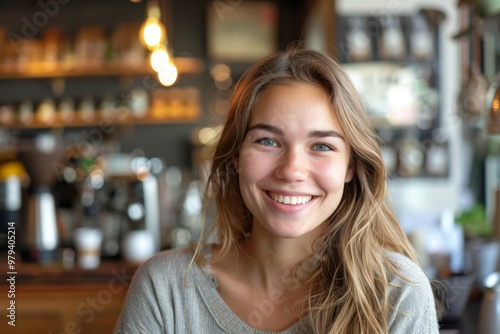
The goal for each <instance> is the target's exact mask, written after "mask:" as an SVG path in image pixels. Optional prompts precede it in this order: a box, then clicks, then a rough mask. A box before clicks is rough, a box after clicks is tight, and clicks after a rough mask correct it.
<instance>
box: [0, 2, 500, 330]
mask: <svg viewBox="0 0 500 334" xmlns="http://www.w3.org/2000/svg"><path fill="white" fill-rule="evenodd" d="M499 24H500V2H498V1H496V0H469V1H464V0H460V1H459V0H443V1H439V2H437V1H430V0H414V1H402V0H359V1H347V0H313V1H304V0H293V1H282V0H262V1H257V0H255V1H244V0H204V1H203V0H193V1H180V0H156V1H155V0H142V1H141V0H106V1H97V0H87V1H82V0H39V1H34V0H29V1H28V0H19V1H3V2H1V3H0V246H1V255H2V264H1V266H2V268H5V270H4V271H3V272H1V273H0V275H1V278H2V282H6V281H7V283H8V284H4V283H2V285H1V287H2V291H1V294H0V302H1V304H0V305H1V309H2V310H3V311H1V312H2V318H3V320H2V321H1V322H0V329H1V331H2V332H5V331H4V329H5V330H8V332H9V333H11V332H12V333H51V332H53V333H60V332H64V333H69V332H79V333H91V332H94V333H109V332H111V329H112V327H113V325H114V323H115V321H116V318H117V316H118V314H119V311H120V309H121V305H122V302H123V299H124V296H125V294H126V291H127V287H128V284H129V282H130V279H131V277H132V275H133V273H134V271H135V269H136V268H137V266H138V265H139V264H140V263H141V262H143V261H144V260H146V259H147V258H149V257H150V256H151V255H153V254H155V253H156V252H159V251H161V250H165V249H170V248H175V247H181V246H184V245H186V244H188V243H190V242H194V241H196V240H197V239H198V237H199V236H200V233H201V222H202V221H204V220H208V223H209V224H210V222H211V221H210V217H211V216H213V215H211V214H210V213H213V212H211V211H210V210H213V208H208V210H209V214H208V215H207V216H206V217H205V215H204V209H203V207H202V197H203V188H204V184H205V180H206V171H207V167H208V165H209V160H208V157H209V152H210V148H211V147H212V145H213V141H214V139H216V136H217V133H218V131H219V129H220V124H221V122H222V121H223V119H224V117H225V115H226V112H227V109H228V98H229V95H230V93H231V89H232V88H233V87H234V85H235V83H236V82H237V80H238V78H239V77H240V76H241V75H242V74H243V72H244V71H245V70H246V69H247V68H248V66H249V65H250V64H252V63H253V62H255V61H256V60H258V59H260V58H262V57H264V56H266V55H268V54H270V53H272V52H274V51H276V50H280V49H284V48H286V47H287V46H289V45H290V44H294V43H303V44H304V45H305V46H307V47H310V48H314V49H318V50H322V51H324V52H327V53H329V54H331V55H332V56H334V57H335V58H337V59H338V60H339V62H341V64H342V66H343V67H344V68H345V70H346V71H347V73H348V74H349V76H350V77H351V79H352V80H353V82H354V84H355V86H356V87H357V89H358V90H359V92H360V94H361V96H362V98H363V100H364V102H365V105H366V108H367V111H368V113H369V115H370V117H371V119H372V121H373V124H374V126H375V128H376V131H377V133H378V134H379V136H380V138H381V141H382V142H381V144H382V151H383V157H384V161H385V163H386V168H387V170H388V173H389V176H390V180H389V186H390V190H391V194H392V198H393V205H394V210H395V212H396V214H397V217H398V219H399V222H400V224H401V226H402V227H403V229H404V231H405V233H407V235H408V237H409V238H410V240H411V242H412V244H413V245H414V247H415V249H416V250H417V253H418V255H419V259H420V261H421V263H422V265H423V267H424V269H425V270H426V273H427V274H428V275H429V277H431V278H433V279H436V280H439V281H442V282H443V283H444V286H447V287H450V286H451V287H453V288H452V289H446V290H445V289H441V290H437V291H436V294H437V295H438V296H439V298H441V299H442V300H443V301H444V302H445V305H446V307H445V308H446V310H445V313H444V316H443V318H442V319H441V324H442V328H443V333H445V332H449V333H476V332H477V330H478V325H479V324H481V326H483V325H484V324H487V323H489V322H492V321H493V320H492V319H493V315H490V316H488V317H486V316H483V317H481V316H480V315H481V314H486V313H485V312H486V311H485V310H489V308H488V307H491V305H488V304H486V303H485V300H486V298H485V296H487V295H488V293H492V291H493V290H494V287H495V286H496V281H495V279H494V277H493V278H491V277H492V276H491V275H490V276H489V278H490V279H489V280H486V281H485V278H486V277H487V276H488V275H489V274H491V273H494V272H496V271H497V270H498V269H499V268H498V262H499V256H498V255H499V253H500V244H499V241H498V240H499V239H500V192H499V191H500V188H499V186H500V185H499V183H500V153H499V152H500V151H499V148H500V142H499V136H498V134H499V133H500V116H499V114H498V111H499V109H500V90H499V85H500V37H499V36H500V34H499V29H500V26H499ZM497 73H498V74H497ZM8 279H10V281H9V280H8ZM450 291H451V292H450ZM492 297H495V298H496V297H497V296H496V295H493V296H492ZM13 301H14V303H12V302H13ZM49 301H50V302H49ZM12 305H15V307H14V308H13V307H12ZM9 308H10V309H9ZM481 310H483V311H481ZM3 312H5V315H6V317H5V316H4V313H3ZM497 312H499V311H497ZM492 314H495V312H493V313H492ZM496 316H498V317H500V314H497V315H496ZM12 321H14V323H15V325H16V326H15V327H14V326H12V323H9V322H12ZM484 326H485V325H484ZM12 330H14V331H12ZM499 330H500V329H499ZM494 332H495V331H494Z"/></svg>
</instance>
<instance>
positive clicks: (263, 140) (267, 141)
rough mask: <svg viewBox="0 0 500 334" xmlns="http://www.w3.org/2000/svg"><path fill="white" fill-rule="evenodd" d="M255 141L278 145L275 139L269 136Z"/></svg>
mask: <svg viewBox="0 0 500 334" xmlns="http://www.w3.org/2000/svg"><path fill="white" fill-rule="evenodd" d="M257 143H259V144H262V145H264V146H278V144H277V143H276V141H275V140H273V139H271V138H261V139H258V140H257Z"/></svg>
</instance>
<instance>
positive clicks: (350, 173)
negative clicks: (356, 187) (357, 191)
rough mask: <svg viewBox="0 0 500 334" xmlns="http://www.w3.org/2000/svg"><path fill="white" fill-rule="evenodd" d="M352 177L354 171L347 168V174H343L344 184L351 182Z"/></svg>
mask: <svg viewBox="0 0 500 334" xmlns="http://www.w3.org/2000/svg"><path fill="white" fill-rule="evenodd" d="M353 177H354V171H353V170H352V167H349V168H348V169H347V173H345V183H349V182H351V180H352V178H353Z"/></svg>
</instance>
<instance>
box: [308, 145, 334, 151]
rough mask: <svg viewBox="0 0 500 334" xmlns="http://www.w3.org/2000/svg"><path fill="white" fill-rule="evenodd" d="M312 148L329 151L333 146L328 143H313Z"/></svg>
mask: <svg viewBox="0 0 500 334" xmlns="http://www.w3.org/2000/svg"><path fill="white" fill-rule="evenodd" d="M313 149H314V150H316V151H331V150H333V147H331V146H330V145H326V144H315V145H314V146H313Z"/></svg>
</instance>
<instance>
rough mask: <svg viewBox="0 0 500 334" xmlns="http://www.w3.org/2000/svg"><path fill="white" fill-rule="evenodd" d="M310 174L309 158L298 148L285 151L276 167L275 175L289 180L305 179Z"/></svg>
mask: <svg viewBox="0 0 500 334" xmlns="http://www.w3.org/2000/svg"><path fill="white" fill-rule="evenodd" d="M308 175H309V172H308V165H307V158H306V157H305V155H304V154H302V153H301V152H299V150H296V149H288V150H286V151H284V153H283V155H282V156H281V157H280V159H279V163H278V166H276V169H275V176H276V178H278V179H282V180H286V181H287V182H296V181H303V180H305V179H307V177H308Z"/></svg>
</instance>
